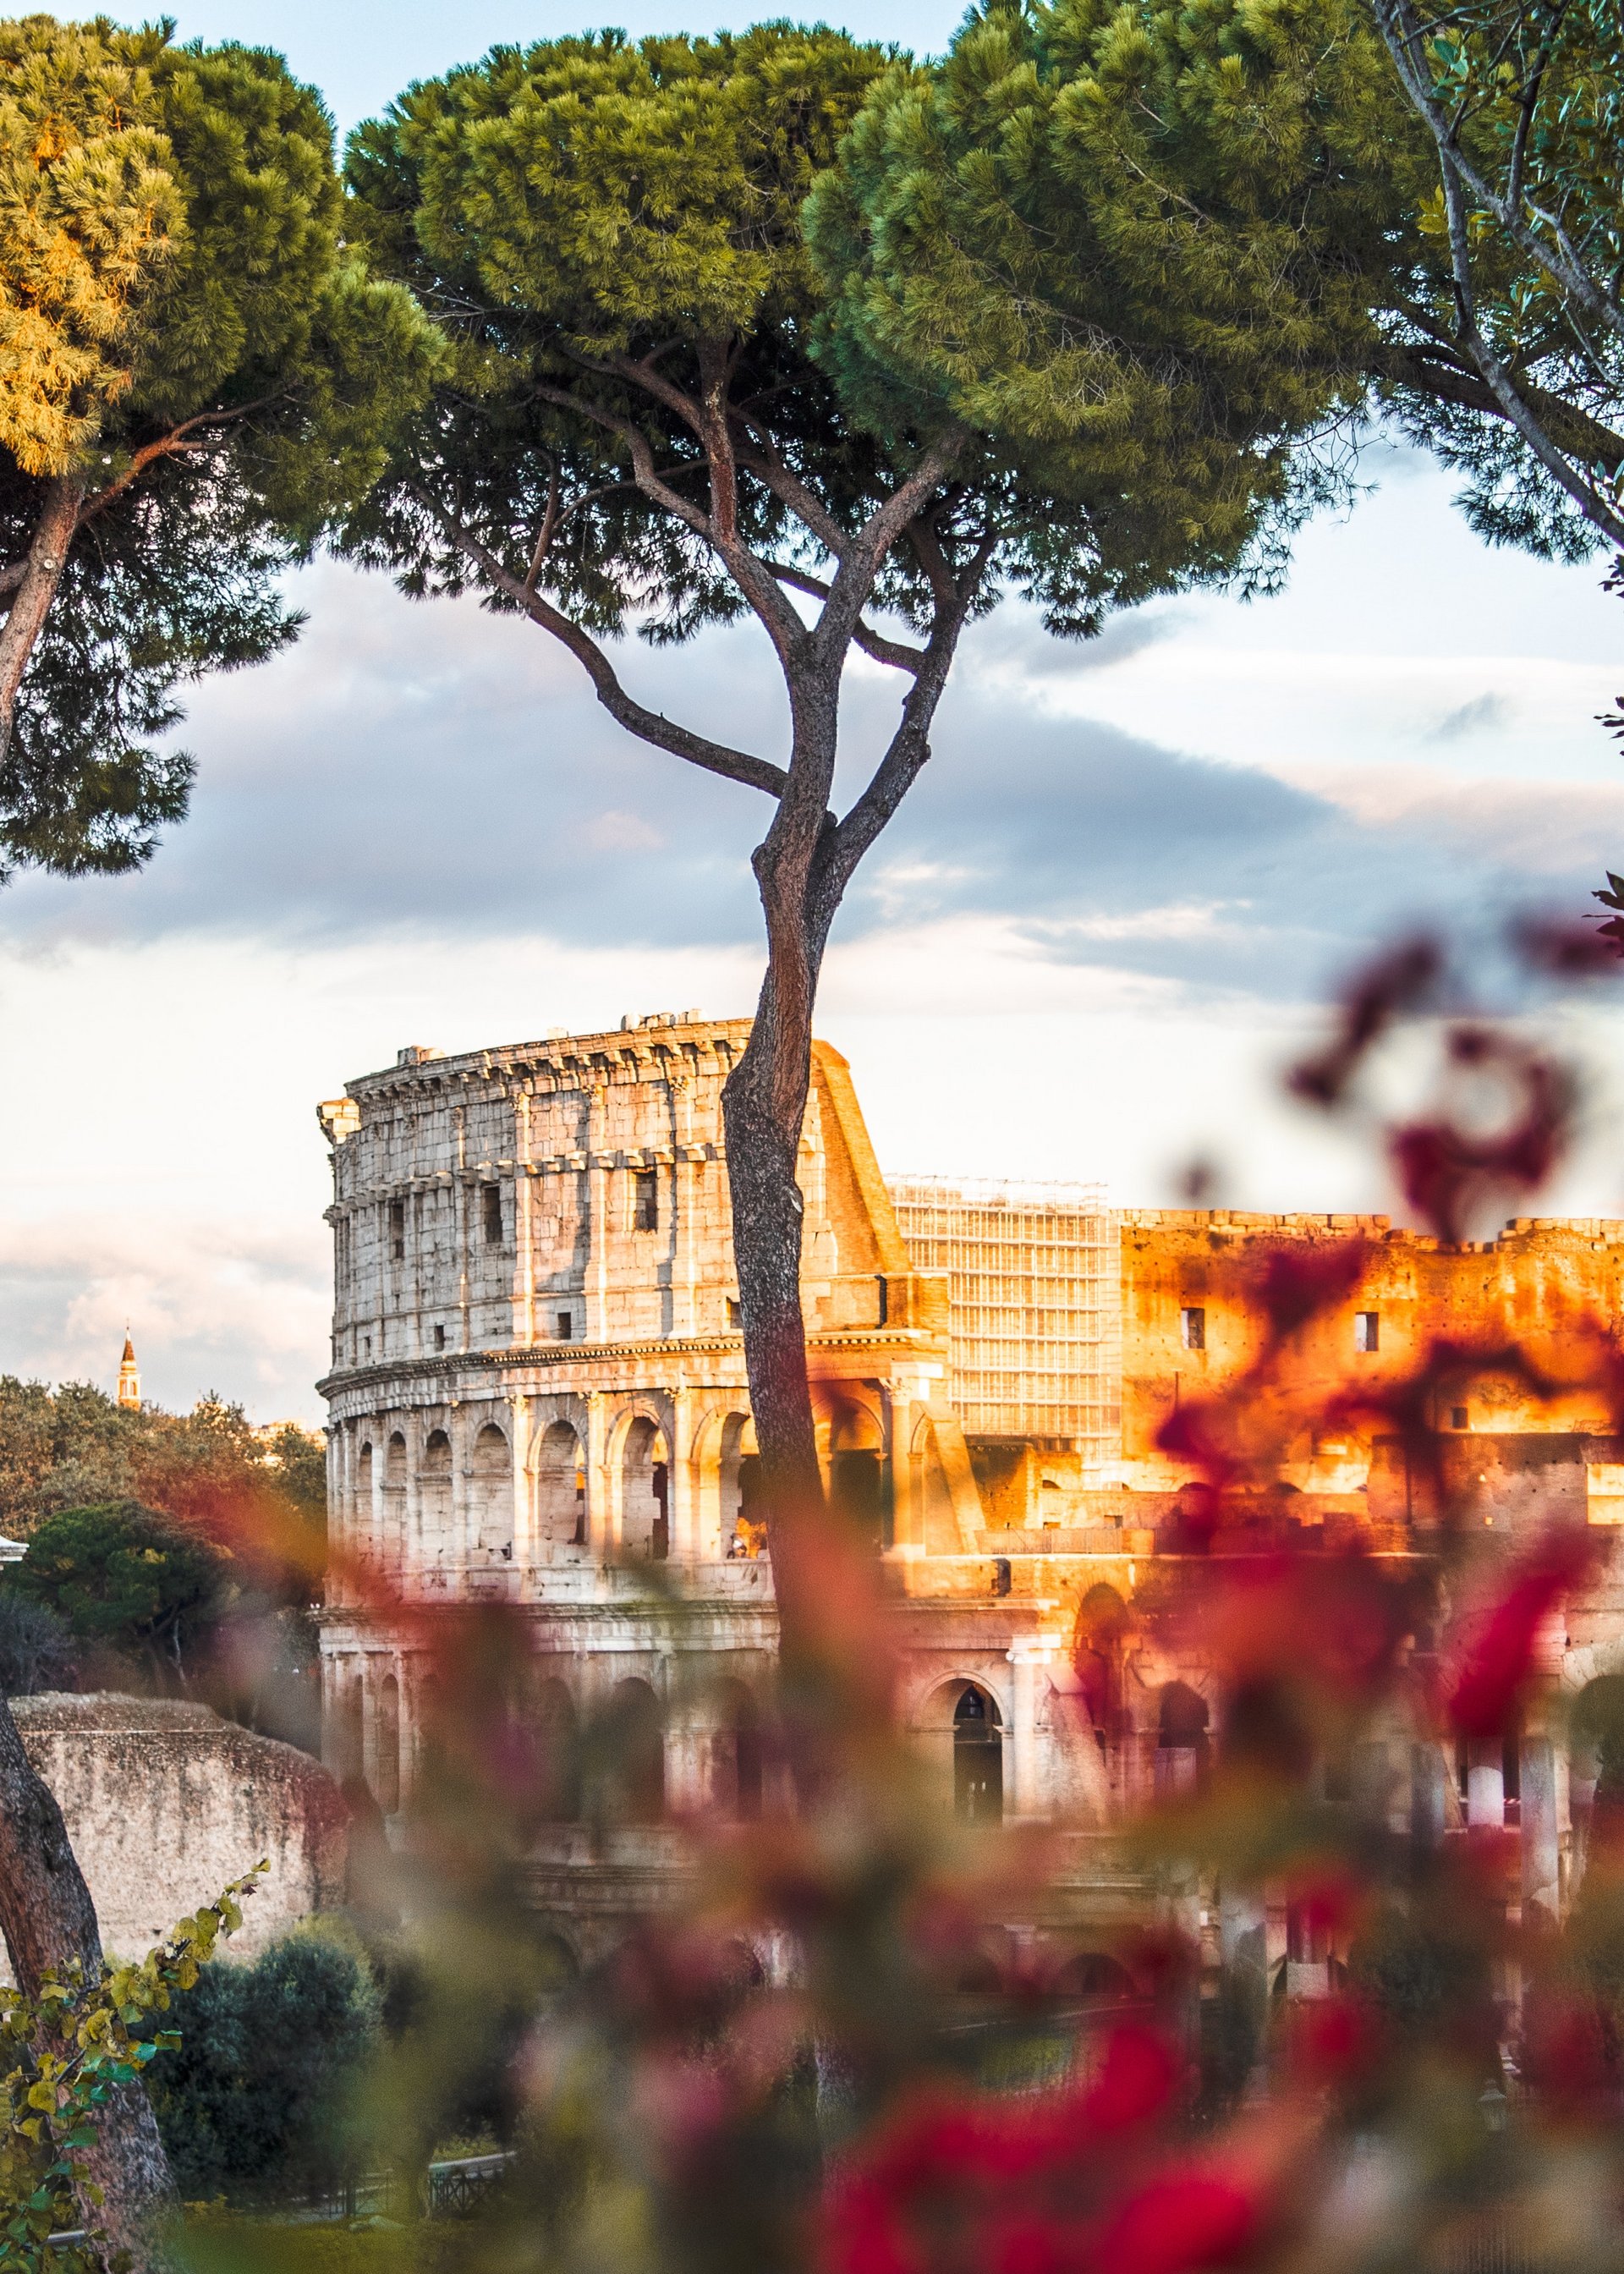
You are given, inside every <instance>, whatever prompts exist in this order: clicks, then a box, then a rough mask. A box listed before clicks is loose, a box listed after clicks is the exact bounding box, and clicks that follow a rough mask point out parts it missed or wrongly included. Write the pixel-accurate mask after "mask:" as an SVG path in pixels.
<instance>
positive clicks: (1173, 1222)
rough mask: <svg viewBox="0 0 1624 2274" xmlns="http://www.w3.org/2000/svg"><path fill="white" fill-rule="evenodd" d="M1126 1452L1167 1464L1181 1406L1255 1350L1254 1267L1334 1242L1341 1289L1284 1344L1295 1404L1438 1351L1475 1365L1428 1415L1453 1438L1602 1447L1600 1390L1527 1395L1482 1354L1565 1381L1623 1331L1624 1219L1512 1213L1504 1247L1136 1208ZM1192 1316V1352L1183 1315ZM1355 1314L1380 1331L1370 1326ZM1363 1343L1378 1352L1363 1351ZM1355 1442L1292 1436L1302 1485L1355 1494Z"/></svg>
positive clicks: (1386, 1379)
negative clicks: (1195, 1333)
mask: <svg viewBox="0 0 1624 2274" xmlns="http://www.w3.org/2000/svg"><path fill="white" fill-rule="evenodd" d="M1121 1238H1122V1287H1123V1413H1124V1446H1123V1449H1124V1457H1125V1458H1126V1459H1128V1460H1129V1461H1130V1462H1131V1463H1137V1464H1139V1468H1140V1472H1141V1474H1142V1475H1143V1476H1144V1478H1145V1480H1146V1481H1149V1480H1150V1477H1151V1476H1152V1474H1153V1473H1154V1474H1157V1475H1159V1474H1160V1473H1161V1472H1162V1471H1163V1470H1165V1471H1166V1472H1167V1477H1168V1480H1171V1479H1172V1477H1173V1475H1174V1473H1175V1472H1176V1468H1177V1465H1176V1464H1169V1463H1168V1462H1167V1461H1166V1460H1165V1459H1164V1457H1162V1456H1161V1455H1160V1454H1158V1452H1157V1451H1156V1448H1155V1439H1156V1435H1157V1433H1158V1432H1159V1430H1160V1429H1161V1428H1162V1425H1163V1423H1164V1422H1165V1421H1166V1419H1167V1418H1168V1416H1169V1414H1170V1413H1171V1412H1173V1411H1174V1410H1175V1408H1176V1406H1177V1404H1178V1403H1179V1402H1180V1401H1181V1400H1182V1399H1184V1398H1186V1397H1192V1396H1199V1395H1206V1394H1209V1393H1210V1392H1212V1391H1213V1390H1214V1389H1219V1388H1221V1387H1222V1385H1223V1384H1225V1383H1226V1382H1232V1381H1234V1380H1236V1379H1237V1377H1238V1376H1239V1375H1240V1374H1242V1373H1243V1372H1244V1370H1245V1369H1246V1368H1247V1367H1248V1366H1250V1365H1251V1364H1252V1362H1253V1361H1254V1360H1255V1359H1256V1357H1257V1356H1258V1354H1259V1350H1260V1348H1261V1346H1262V1344H1263V1340H1264V1333H1265V1329H1264V1325H1263V1321H1262V1317H1261V1314H1260V1311H1259V1304H1258V1300H1257V1292H1256V1289H1257V1279H1258V1275H1259V1270H1260V1269H1261V1267H1262V1266H1263V1264H1264V1263H1265V1261H1266V1260H1267V1254H1268V1253H1269V1252H1270V1251H1271V1250H1275V1249H1280V1248H1282V1247H1283V1248H1285V1249H1286V1250H1288V1251H1294V1250H1295V1251H1301V1250H1302V1249H1304V1248H1306V1247H1311V1246H1330V1245H1331V1244H1339V1245H1344V1246H1347V1247H1348V1248H1349V1251H1350V1259H1351V1260H1352V1261H1354V1262H1355V1264H1356V1267H1357V1268H1356V1269H1354V1271H1353V1275H1352V1278H1351V1282H1350V1286H1349V1289H1348V1291H1347V1293H1346V1294H1345V1295H1344V1296H1342V1297H1341V1298H1340V1299H1338V1300H1337V1301H1336V1302H1335V1304H1334V1305H1333V1306H1330V1307H1329V1308H1327V1310H1326V1311H1325V1312H1323V1313H1322V1314H1319V1316H1318V1317H1316V1318H1315V1319H1313V1320H1312V1321H1311V1322H1310V1323H1309V1325H1308V1326H1307V1327H1305V1328H1304V1329H1303V1330H1302V1332H1301V1333H1300V1335H1298V1336H1297V1337H1295V1338H1294V1340H1293V1342H1292V1344H1291V1347H1290V1351H1289V1358H1288V1362H1287V1364H1286V1365H1285V1366H1284V1367H1282V1376H1283V1377H1284V1378H1285V1380H1286V1382H1287V1383H1288V1386H1289V1391H1290V1394H1291V1395H1292V1396H1293V1397H1296V1398H1297V1400H1298V1401H1299V1402H1300V1403H1301V1404H1303V1406H1304V1410H1307V1409H1309V1408H1311V1407H1312V1406H1313V1405H1315V1404H1323V1403H1324V1402H1325V1401H1326V1400H1327V1399H1328V1398H1329V1397H1331V1396H1332V1395H1333V1394H1335V1391H1336V1390H1337V1389H1339V1388H1342V1387H1344V1386H1349V1387H1355V1388H1366V1389H1372V1391H1376V1392H1380V1390H1381V1389H1383V1388H1385V1387H1387V1386H1389V1385H1392V1384H1394V1383H1396V1382H1399V1381H1401V1380H1402V1379H1403V1378H1405V1377H1406V1376H1408V1375H1410V1374H1412V1373H1413V1372H1414V1371H1415V1370H1416V1369H1417V1367H1420V1366H1421V1365H1422V1364H1423V1363H1424V1362H1425V1356H1426V1353H1427V1352H1428V1350H1429V1349H1430V1348H1432V1347H1433V1346H1435V1345H1436V1344H1439V1343H1440V1342H1442V1341H1448V1342H1451V1343H1454V1344H1460V1345H1463V1346H1467V1347H1469V1348H1470V1349H1474V1350H1477V1351H1480V1352H1483V1353H1484V1359H1483V1362H1482V1363H1481V1364H1480V1365H1477V1366H1474V1365H1472V1364H1471V1363H1470V1361H1468V1362H1464V1363H1463V1364H1462V1367H1460V1369H1459V1370H1458V1372H1457V1373H1456V1374H1454V1375H1452V1376H1451V1378H1450V1380H1449V1382H1447V1383H1440V1387H1439V1389H1438V1391H1437V1393H1436V1396H1435V1398H1434V1401H1433V1403H1434V1407H1435V1410H1434V1411H1433V1412H1432V1415H1431V1417H1430V1419H1431V1421H1432V1426H1433V1427H1436V1428H1438V1429H1440V1430H1442V1431H1445V1432H1449V1433H1453V1434H1507V1433H1517V1432H1538V1433H1569V1434H1575V1435H1599V1434H1606V1433H1608V1432H1610V1431H1611V1430H1612V1429H1613V1427H1614V1426H1615V1421H1614V1417H1613V1415H1612V1414H1611V1412H1609V1410H1608V1406H1607V1403H1606V1400H1605V1397H1604V1396H1603V1394H1602V1393H1601V1391H1600V1390H1599V1389H1583V1388H1580V1389H1573V1390H1571V1391H1566V1392H1561V1393H1559V1394H1557V1395H1555V1396H1553V1397H1549V1398H1543V1399H1541V1398H1536V1397H1533V1396H1532V1395H1531V1394H1530V1391H1529V1390H1528V1389H1527V1388H1526V1386H1525V1385H1524V1384H1523V1383H1522V1382H1519V1381H1517V1380H1515V1379H1514V1378H1513V1376H1512V1375H1511V1374H1508V1373H1507V1370H1506V1368H1505V1367H1503V1366H1500V1367H1497V1366H1495V1365H1494V1364H1493V1363H1492V1357H1491V1354H1492V1353H1493V1352H1499V1351H1503V1350H1505V1349H1506V1348H1507V1346H1509V1345H1513V1344H1515V1345H1518V1346H1520V1347H1522V1349H1524V1350H1525V1351H1526V1352H1528V1353H1529V1355H1530V1357H1531V1358H1533V1359H1535V1360H1536V1362H1538V1363H1540V1364H1545V1365H1549V1366H1550V1367H1552V1368H1553V1370H1554V1371H1556V1372H1558V1373H1559V1374H1569V1375H1571V1374H1574V1373H1576V1372H1577V1371H1578V1370H1579V1359H1580V1352H1581V1349H1582V1345H1583V1342H1584V1339H1585V1338H1586V1337H1588V1336H1590V1335H1591V1334H1595V1335H1598V1336H1600V1337H1605V1338H1606V1339H1607V1340H1608V1341H1610V1342H1611V1343H1612V1344H1613V1345H1616V1344H1617V1342H1618V1340H1619V1337H1620V1329H1621V1322H1624V1223H1620V1222H1615V1221H1613V1220H1610V1219H1598V1218H1589V1217H1580V1218H1567V1219H1564V1218H1553V1217H1517V1218H1515V1219H1514V1220H1513V1221H1512V1222H1511V1223H1509V1224H1507V1227H1506V1229H1505V1230H1504V1231H1502V1232H1501V1233H1500V1235H1499V1237H1498V1238H1497V1239H1492V1240H1485V1241H1474V1242H1468V1243H1462V1244H1461V1245H1458V1246H1450V1245H1448V1244H1447V1243H1445V1242H1443V1241H1441V1240H1440V1239H1434V1238H1432V1237H1430V1236H1428V1235H1426V1234H1424V1233H1419V1232H1414V1231H1405V1230H1403V1229H1401V1228H1395V1226H1394V1225H1393V1224H1392V1223H1391V1222H1390V1221H1389V1219H1388V1218H1387V1217H1386V1216H1311V1215H1289V1216H1265V1215H1252V1214H1243V1213H1241V1212H1239V1211H1235V1210H1225V1209H1216V1210H1211V1211H1197V1210H1132V1211H1129V1212H1126V1213H1124V1216H1123V1217H1122V1220H1121ZM1192 1312H1199V1314H1201V1318H1200V1345H1201V1346H1200V1347H1192V1335H1191V1326H1190V1321H1189V1315H1188V1314H1191V1313H1192ZM1361 1319H1363V1320H1365V1321H1374V1325H1373V1330H1372V1327H1371V1326H1370V1325H1368V1324H1366V1325H1365V1326H1361V1325H1360V1324H1359V1321H1361ZM1372 1332H1373V1347H1371V1346H1369V1345H1370V1344H1371V1341H1372ZM1370 1452H1371V1447H1370V1445H1369V1443H1368V1442H1362V1441H1360V1440H1359V1439H1358V1438H1357V1433H1342V1434H1341V1435H1340V1436H1338V1437H1336V1438H1329V1437H1327V1438H1324V1439H1323V1440H1322V1441H1321V1442H1318V1443H1316V1442H1309V1440H1308V1439H1307V1438H1306V1437H1305V1436H1304V1435H1302V1434H1299V1435H1298V1436H1297V1438H1296V1439H1295V1440H1294V1441H1293V1442H1292V1445H1291V1449H1290V1458H1291V1460H1292V1461H1293V1462H1294V1463H1295V1464H1296V1465H1297V1469H1298V1471H1299V1472H1300V1473H1299V1474H1298V1477H1297V1481H1298V1482H1299V1483H1302V1484H1304V1485H1305V1486H1308V1487H1319V1488H1322V1489H1326V1490H1337V1489H1345V1488H1348V1487H1349V1485H1350V1482H1351V1478H1352V1472H1353V1471H1355V1470H1359V1471H1362V1470H1363V1469H1364V1467H1365V1466H1366V1465H1368V1461H1369V1457H1370Z"/></svg>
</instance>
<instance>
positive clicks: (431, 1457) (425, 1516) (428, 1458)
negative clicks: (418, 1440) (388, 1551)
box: [417, 1429, 452, 1562]
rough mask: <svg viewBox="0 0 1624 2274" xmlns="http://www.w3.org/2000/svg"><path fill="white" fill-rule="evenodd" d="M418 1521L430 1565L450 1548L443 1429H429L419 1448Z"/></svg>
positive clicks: (448, 1472)
mask: <svg viewBox="0 0 1624 2274" xmlns="http://www.w3.org/2000/svg"><path fill="white" fill-rule="evenodd" d="M417 1508H418V1521H419V1524H420V1525H421V1528H422V1533H423V1552H424V1555H425V1558H426V1559H427V1560H428V1561H429V1562H432V1561H433V1560H434V1559H435V1557H437V1556H440V1557H443V1556H445V1555H447V1553H448V1552H449V1551H450V1548H451V1545H452V1540H451V1440H450V1438H449V1437H448V1436H447V1434H446V1432H445V1431H444V1430H443V1429H431V1430H430V1431H429V1434H428V1435H427V1437H426V1438H425V1440H424V1444H423V1465H422V1467H421V1468H420V1469H419V1471H418V1472H417Z"/></svg>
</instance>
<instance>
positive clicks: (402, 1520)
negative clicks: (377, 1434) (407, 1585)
mask: <svg viewBox="0 0 1624 2274" xmlns="http://www.w3.org/2000/svg"><path fill="white" fill-rule="evenodd" d="M381 1532H382V1538H381V1540H380V1545H381V1547H382V1548H383V1552H384V1555H386V1556H387V1559H388V1561H389V1563H390V1565H391V1567H392V1568H394V1569H395V1570H398V1569H399V1568H400V1564H401V1562H402V1558H403V1556H404V1555H405V1553H406V1440H405V1437H404V1436H403V1435H402V1433H401V1431H400V1430H398V1429H391V1430H390V1432H389V1436H388V1442H387V1443H386V1445H385V1446H384V1449H383V1522H382V1526H381Z"/></svg>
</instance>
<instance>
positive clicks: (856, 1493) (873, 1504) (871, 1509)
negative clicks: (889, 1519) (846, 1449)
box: [831, 1452, 887, 1553]
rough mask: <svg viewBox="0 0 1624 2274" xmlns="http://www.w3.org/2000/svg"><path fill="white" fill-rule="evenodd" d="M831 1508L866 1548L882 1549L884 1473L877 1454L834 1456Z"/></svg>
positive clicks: (883, 1532)
mask: <svg viewBox="0 0 1624 2274" xmlns="http://www.w3.org/2000/svg"><path fill="white" fill-rule="evenodd" d="M831 1467H832V1470H833V1472H834V1473H833V1475H832V1477H831V1483H832V1485H833V1487H834V1492H833V1495H832V1497H833V1500H834V1504H835V1506H836V1507H837V1508H838V1510H840V1511H841V1513H842V1514H843V1515H844V1516H845V1517H846V1518H847V1519H848V1521H849V1522H850V1524H851V1526H852V1529H853V1531H854V1532H856V1533H857V1535H858V1537H859V1538H860V1539H861V1540H862V1542H863V1543H864V1545H865V1546H866V1547H873V1548H874V1549H875V1550H876V1553H877V1552H878V1550H879V1549H880V1548H882V1547H883V1546H884V1545H885V1518H886V1514H887V1510H886V1506H885V1472H884V1469H883V1465H882V1464H881V1461H880V1457H879V1455H878V1454H877V1453H866V1452H850V1453H837V1454H836V1455H835V1457H834V1459H833V1461H832V1463H831Z"/></svg>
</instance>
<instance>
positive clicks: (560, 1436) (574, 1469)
mask: <svg viewBox="0 0 1624 2274" xmlns="http://www.w3.org/2000/svg"><path fill="white" fill-rule="evenodd" d="M536 1529H537V1536H538V1540H539V1541H540V1543H541V1547H542V1552H543V1553H544V1554H546V1553H548V1552H550V1551H551V1550H553V1549H556V1548H560V1547H585V1545H586V1457H585V1455H584V1454H583V1451H582V1449H581V1440H580V1438H579V1437H577V1436H576V1434H575V1431H574V1430H573V1429H572V1428H571V1427H570V1426H569V1424H568V1421H554V1422H553V1424H552V1426H551V1427H549V1428H548V1429H547V1431H546V1432H545V1434H544V1436H543V1438H542V1441H541V1449H540V1451H539V1453H538V1456H537V1461H536Z"/></svg>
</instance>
